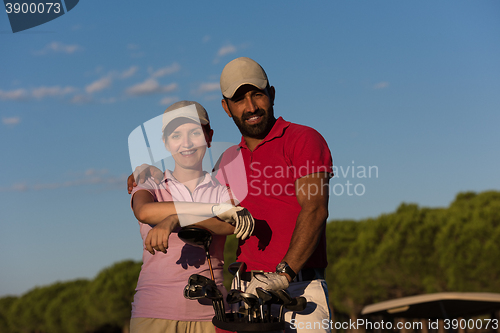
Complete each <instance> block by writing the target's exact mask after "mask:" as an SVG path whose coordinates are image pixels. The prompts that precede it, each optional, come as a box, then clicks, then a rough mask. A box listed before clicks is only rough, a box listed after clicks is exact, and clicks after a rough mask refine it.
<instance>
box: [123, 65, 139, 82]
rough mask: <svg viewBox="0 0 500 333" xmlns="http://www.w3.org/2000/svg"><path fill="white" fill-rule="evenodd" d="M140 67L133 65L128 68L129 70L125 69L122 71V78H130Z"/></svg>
mask: <svg viewBox="0 0 500 333" xmlns="http://www.w3.org/2000/svg"><path fill="white" fill-rule="evenodd" d="M138 69H139V67H137V66H132V67H130V68H129V69H127V70H125V71H123V72H122V74H121V75H120V77H121V78H122V79H126V78H129V77H131V76H132V75H134V74H135V73H136V72H137V70H138Z"/></svg>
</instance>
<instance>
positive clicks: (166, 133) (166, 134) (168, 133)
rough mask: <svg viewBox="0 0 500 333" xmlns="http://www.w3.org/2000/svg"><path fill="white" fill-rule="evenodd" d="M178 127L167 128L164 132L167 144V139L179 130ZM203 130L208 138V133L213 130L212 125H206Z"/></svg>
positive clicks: (202, 126)
mask: <svg viewBox="0 0 500 333" xmlns="http://www.w3.org/2000/svg"><path fill="white" fill-rule="evenodd" d="M177 127H178V126H175V127H173V128H172V127H170V126H167V127H165V130H164V131H163V140H164V141H165V142H167V139H168V136H169V135H170V134H172V132H173V131H174V130H175V129H176V128H177ZM201 128H202V129H203V132H204V133H205V135H206V136H208V133H210V131H211V130H212V128H211V127H210V123H208V124H206V125H201Z"/></svg>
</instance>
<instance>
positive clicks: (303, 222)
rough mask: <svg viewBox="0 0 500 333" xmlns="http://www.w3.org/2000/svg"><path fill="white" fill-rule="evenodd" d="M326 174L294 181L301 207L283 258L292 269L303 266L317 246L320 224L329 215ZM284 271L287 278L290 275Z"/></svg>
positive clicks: (296, 271)
mask: <svg viewBox="0 0 500 333" xmlns="http://www.w3.org/2000/svg"><path fill="white" fill-rule="evenodd" d="M329 178H330V176H329V174H328V173H326V172H320V173H314V174H310V175H307V176H305V177H302V178H299V179H297V180H296V181H295V194H296V196H297V200H298V202H299V205H300V206H301V207H302V209H301V211H300V213H299V216H298V217H297V223H296V225H295V229H294V231H293V234H292V240H291V241H290V247H289V248H288V251H287V253H286V255H285V257H284V258H283V261H286V262H287V263H288V265H289V266H290V268H291V269H292V270H293V271H294V272H295V273H298V272H299V271H300V270H301V269H302V267H303V266H304V264H305V263H306V262H307V260H308V259H309V257H310V256H311V255H312V254H313V252H314V250H315V249H316V247H317V246H318V241H319V238H320V236H321V233H322V231H323V225H324V224H325V223H326V219H327V218H328V195H329V188H328V181H329ZM281 274H284V273H281ZM285 275H286V276H287V278H288V280H289V281H290V276H288V274H285Z"/></svg>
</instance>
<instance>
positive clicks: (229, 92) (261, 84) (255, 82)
mask: <svg viewBox="0 0 500 333" xmlns="http://www.w3.org/2000/svg"><path fill="white" fill-rule="evenodd" d="M246 84H249V85H252V86H254V87H257V88H259V89H260V90H264V89H266V87H267V80H265V79H257V78H253V79H245V80H242V81H238V82H236V83H233V84H232V85H230V86H229V88H227V89H226V90H225V91H223V92H222V95H224V97H226V98H232V97H233V96H234V94H235V93H236V91H237V90H238V89H239V88H240V87H241V86H244V85H246Z"/></svg>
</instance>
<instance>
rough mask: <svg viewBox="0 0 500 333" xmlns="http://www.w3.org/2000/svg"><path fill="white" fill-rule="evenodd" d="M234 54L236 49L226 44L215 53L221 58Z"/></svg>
mask: <svg viewBox="0 0 500 333" xmlns="http://www.w3.org/2000/svg"><path fill="white" fill-rule="evenodd" d="M235 52H236V47H235V46H234V45H231V44H228V45H226V46H223V47H221V48H220V49H219V52H217V55H218V56H219V57H223V56H225V55H228V54H231V53H235Z"/></svg>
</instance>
